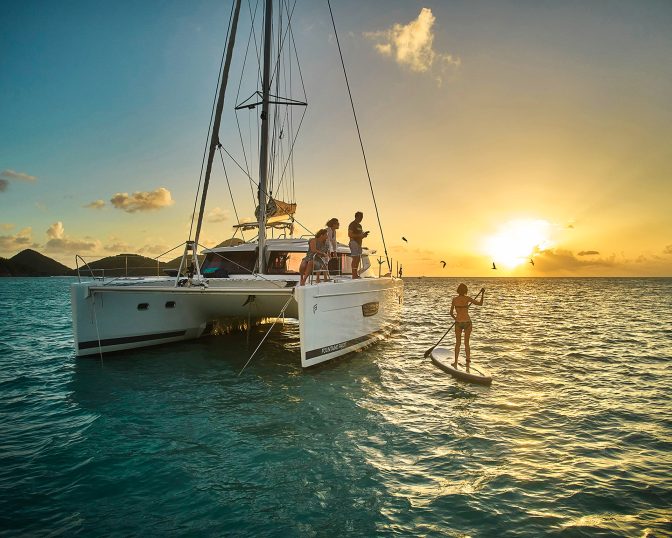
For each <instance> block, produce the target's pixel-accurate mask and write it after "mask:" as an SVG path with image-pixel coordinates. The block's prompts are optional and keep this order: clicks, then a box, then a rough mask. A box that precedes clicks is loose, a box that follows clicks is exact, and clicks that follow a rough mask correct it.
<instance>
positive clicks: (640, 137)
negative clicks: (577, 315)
mask: <svg viewBox="0 0 672 538" xmlns="http://www.w3.org/2000/svg"><path fill="white" fill-rule="evenodd" d="M6 4H7V5H6V6H5V7H6V9H5V10H4V11H3V17H4V22H5V24H4V27H3V28H4V30H5V31H4V33H3V37H1V38H0V41H2V43H3V47H2V51H3V55H2V59H3V69H2V73H3V76H2V77H0V96H2V98H0V116H1V117H2V118H3V124H5V125H6V126H7V128H5V129H3V130H2V131H1V132H0V147H2V149H3V151H2V154H1V155H0V257H6V258H11V257H12V256H15V255H16V254H17V253H19V252H21V251H22V250H24V249H28V248H30V249H33V250H37V251H38V252H40V253H43V254H45V255H47V256H49V257H52V258H54V259H56V260H58V261H60V262H61V263H64V264H66V265H68V266H69V267H74V259H75V258H74V256H75V254H79V255H82V256H85V257H86V259H87V260H95V259H99V258H101V257H104V256H108V255H114V254H120V253H141V254H143V255H145V256H149V257H154V256H158V255H161V254H162V253H165V252H167V251H169V250H171V249H173V248H175V247H177V246H179V245H182V243H183V242H184V241H185V240H186V239H188V237H187V236H188V234H189V229H190V219H191V215H192V213H193V209H194V207H195V205H194V200H195V198H196V192H197V190H198V188H199V183H198V179H199V174H200V171H201V159H202V155H203V153H204V143H205V141H206V137H207V132H208V125H209V122H210V114H211V110H212V108H213V96H214V95H215V83H216V80H217V76H216V75H217V72H218V69H219V64H220V58H221V54H222V51H223V47H224V35H225V34H226V32H225V30H226V28H227V25H228V22H229V17H230V5H231V3H230V2H221V1H215V0H205V1H204V2H201V3H198V5H199V6H201V7H200V8H199V9H193V7H192V6H191V5H190V4H188V3H185V2H168V3H158V4H157V5H154V4H155V3H151V2H150V3H143V2H141V3H139V4H138V6H137V8H136V7H134V8H133V9H132V10H131V9H129V8H128V6H126V5H125V4H124V3H121V4H120V5H119V7H118V9H116V10H112V11H110V10H103V11H102V12H103V13H104V14H105V16H101V14H100V13H99V9H96V8H91V6H90V5H89V4H87V3H86V2H77V1H76V2H73V3H67V5H68V6H69V7H68V9H61V8H60V7H57V6H56V5H54V6H53V8H52V10H51V11H48V12H47V11H45V10H44V9H42V7H43V6H42V4H40V3H39V2H38V3H34V2H31V1H30V0H28V1H26V2H9V3H6ZM337 4H338V8H336V9H335V13H334V16H335V19H336V25H337V27H338V29H339V32H342V36H347V38H344V39H341V46H342V53H343V59H344V62H345V65H346V68H347V71H348V76H349V77H350V79H351V86H352V87H351V90H352V93H353V95H352V97H353V99H354V102H355V104H356V109H357V115H358V124H359V126H360V129H361V136H362V139H363V142H364V145H365V151H366V159H367V167H368V172H367V170H366V169H365V167H364V164H363V159H362V154H361V149H360V147H359V142H358V133H357V130H356V127H355V122H354V121H353V118H352V115H351V113H350V103H349V98H348V95H347V88H346V86H345V81H344V77H343V73H342V71H341V64H340V58H339V51H338V47H337V45H336V40H335V39H334V36H333V32H331V31H325V29H326V28H328V27H330V25H331V20H330V16H329V10H328V9H327V6H326V3H322V2H299V3H298V4H297V9H296V14H297V15H296V16H297V19H296V20H295V21H294V26H293V28H292V31H291V37H292V38H291V39H287V40H286V42H287V43H290V42H291V43H292V47H291V48H292V49H293V50H294V49H295V50H296V52H297V55H298V60H299V62H300V63H299V64H298V65H297V67H299V65H300V70H301V75H300V77H299V76H298V75H297V77H296V79H295V80H297V81H299V80H300V84H299V83H298V82H297V89H300V90H301V91H300V92H298V93H297V94H294V93H292V92H291V91H289V90H288V89H286V88H285V89H282V91H280V93H281V94H282V96H283V97H288V98H300V100H303V95H302V92H303V88H304V87H305V93H306V99H305V100H306V101H307V103H308V106H307V108H306V115H305V121H304V119H302V120H301V124H300V125H301V128H300V130H299V131H300V132H299V133H298V135H299V136H298V138H297V140H296V144H295V145H293V146H292V152H291V165H290V166H288V167H286V166H285V164H282V163H281V162H280V161H282V160H283V159H284V160H287V158H288V155H284V156H283V157H282V158H281V159H280V160H279V161H278V165H277V167H275V168H274V173H275V174H276V175H278V180H279V177H280V175H283V174H284V176H285V177H284V179H283V180H282V189H287V190H288V192H292V193H295V195H296V197H295V201H296V203H297V212H296V219H297V226H296V230H297V233H299V234H306V235H311V234H313V233H315V232H316V231H317V230H319V229H320V228H322V227H324V225H325V222H327V220H329V219H330V218H334V217H336V218H338V219H340V222H341V228H340V230H339V232H338V234H337V240H338V241H340V242H343V243H346V244H347V242H348V235H347V225H348V223H349V222H351V221H352V219H353V218H354V213H355V211H362V212H363V213H364V221H363V226H364V229H365V230H370V232H371V233H370V235H369V236H368V237H367V239H366V241H365V243H364V245H365V246H366V247H369V248H371V249H374V250H376V251H377V254H376V257H377V256H383V257H384V256H385V255H387V256H389V258H391V259H392V260H393V266H395V267H396V265H397V264H399V265H403V274H404V276H405V277H417V276H436V277H462V276H488V277H494V276H497V277H518V276H521V277H545V276H566V277H581V276H615V277H620V276H669V275H671V274H672V235H671V233H670V230H672V212H671V211H670V210H669V205H670V204H669V200H671V199H672V181H670V178H671V177H672V159H670V144H669V140H670V139H671V138H672V107H670V106H669V96H670V94H672V63H671V62H669V58H670V57H671V56H672V32H670V31H669V30H670V21H671V20H672V3H670V2H649V3H639V2H634V1H625V2H617V3H616V4H617V6H618V7H615V6H612V5H611V4H610V5H609V6H608V7H605V6H604V5H601V4H600V3H595V4H590V5H589V4H585V3H580V2H579V3H574V2H559V3H544V2H542V3H531V4H534V7H531V4H530V3H529V2H522V3H521V2H497V1H495V0H485V1H484V2H477V3H473V2H463V3H459V2H458V3H455V2H428V3H427V4H417V3H414V2H403V1H401V0H367V1H366V2H355V1H354V0H342V1H340V2H338V3H337ZM35 6H41V7H40V8H39V9H38V8H36V7H35ZM59 6H60V4H59ZM251 26H252V18H251V16H250V14H249V13H246V16H245V17H244V18H242V20H241V28H240V35H241V36H243V37H241V38H239V40H238V42H237V44H236V49H235V51H234V63H235V62H236V61H242V60H243V58H244V57H246V56H245V54H246V53H245V50H246V47H247V44H246V43H247V42H246V39H249V36H253V37H255V36H256V38H259V37H260V36H258V35H256V34H255V33H253V32H251V31H250V29H251ZM82 29H86V31H82ZM568 29H571V32H569V33H568ZM223 34H224V35H223ZM140 36H142V37H140ZM568 36H571V38H570V37H568ZM250 46H251V48H250V50H253V49H254V46H253V45H250ZM256 46H258V45H256ZM101 66H105V67H104V69H102V68H101ZM234 68H235V70H236V73H237V76H239V72H240V66H235V67H234ZM250 72H251V73H254V72H255V70H254V69H250ZM296 73H298V70H297V71H296ZM255 76H256V75H255ZM253 78H254V77H253ZM642 81H645V83H643V82H642ZM246 86H247V84H243V85H242V87H246ZM252 86H253V85H251V86H250V87H252ZM237 88H241V84H240V80H233V79H232V80H230V81H229V90H227V96H226V100H225V103H224V117H223V121H222V123H221V127H220V132H219V140H220V143H221V144H222V147H223V148H224V150H226V152H227V154H228V153H230V154H231V157H230V158H229V156H228V155H225V160H224V161H221V160H220V159H217V160H216V161H215V163H214V165H213V169H212V170H213V174H212V178H211V181H210V183H209V190H208V197H207V204H206V207H205V219H204V222H203V228H202V230H201V234H200V237H199V242H200V243H201V244H202V245H205V246H214V245H217V244H220V243H221V242H222V241H224V240H226V239H228V238H230V237H232V236H233V233H234V230H233V225H235V224H237V223H238V222H245V221H248V222H249V221H254V220H256V217H255V214H254V210H255V205H256V201H255V199H254V197H255V196H256V187H254V186H251V185H252V183H251V182H250V180H249V178H248V174H249V173H251V174H252V175H253V176H254V175H256V174H257V172H258V171H257V170H256V168H255V167H256V165H254V164H253V163H255V162H258V152H259V147H258V144H257V134H256V129H257V120H258V119H259V118H258V112H257V111H252V110H247V111H246V112H244V113H243V112H242V111H237V112H234V107H235V105H236V104H238V103H240V102H241V100H242V99H244V97H243V96H242V93H244V92H242V93H240V96H238V97H237V93H239V92H241V90H240V89H237ZM245 91H247V90H245ZM285 94H287V95H285ZM284 113H285V112H284V111H282V110H280V112H279V116H278V117H282V115H283V114H284ZM236 118H237V119H236ZM35 125H39V126H40V128H39V129H35V128H34V126H35ZM297 125H298V124H297ZM241 129H242V131H243V132H242V133H241V131H240V130H241ZM288 132H289V131H288V130H286V129H285V130H284V131H283V129H282V128H280V130H279V133H278V134H277V136H279V137H280V136H285V137H287V136H288V134H287V133H288ZM55 140H58V144H55V143H54V141H55ZM283 140H287V138H284V139H283ZM276 142H277V141H275V142H274V144H275V143H276ZM243 144H245V146H246V148H245V149H244V151H243V148H241V146H242V145H243ZM36 148H39V151H36ZM234 159H235V163H234ZM245 163H247V164H245ZM224 167H226V170H225V169H224ZM243 167H244V168H247V171H244V170H243ZM290 171H291V172H290ZM367 173H370V178H369V177H367ZM290 176H291V177H292V178H293V179H292V180H291V181H290V179H289V177H290ZM369 181H370V182H369ZM371 185H372V186H373V191H374V193H375V196H376V200H375V201H374V199H373V197H372V192H371V191H372V189H371ZM274 194H275V195H276V197H278V198H279V199H283V196H282V195H283V194H284V193H283V192H279V193H274ZM285 201H292V200H289V199H286V200H285ZM234 203H235V207H234ZM379 223H380V226H379ZM237 237H240V233H238V235H237ZM402 237H404V238H405V240H403V239H402ZM246 239H247V240H249V239H250V236H249V235H248V236H246ZM178 250H179V249H178ZM172 255H173V254H172V252H171V256H172ZM530 259H532V260H533V261H534V264H532V263H529V262H530ZM162 261H167V260H162ZM441 262H445V264H444V263H441ZM493 262H494V263H495V264H496V265H497V270H496V271H494V270H492V269H491V267H492V263H493ZM374 266H376V267H377V266H378V264H377V263H375V262H374Z"/></svg>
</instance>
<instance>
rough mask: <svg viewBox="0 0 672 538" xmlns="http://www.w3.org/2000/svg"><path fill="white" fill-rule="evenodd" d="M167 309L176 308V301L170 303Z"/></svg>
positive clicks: (167, 304)
mask: <svg viewBox="0 0 672 538" xmlns="http://www.w3.org/2000/svg"><path fill="white" fill-rule="evenodd" d="M166 308H175V301H168V302H167V303H166Z"/></svg>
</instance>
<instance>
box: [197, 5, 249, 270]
mask: <svg viewBox="0 0 672 538" xmlns="http://www.w3.org/2000/svg"><path fill="white" fill-rule="evenodd" d="M240 2H241V0H236V5H235V9H234V13H233V20H232V22H231V35H230V37H229V44H228V47H227V49H226V60H225V61H224V71H223V72H222V83H221V85H220V86H219V96H218V97H217V107H216V108H215V117H214V121H213V124H212V133H211V136H210V148H209V150H208V164H207V168H206V169H205V179H204V180H203V194H202V195H201V207H200V209H199V211H198V224H197V225H196V235H195V237H194V244H193V255H194V258H196V249H197V248H198V238H199V237H200V235H201V224H203V215H204V213H205V199H206V197H207V195H208V186H209V184H210V174H211V172H212V161H213V160H214V158H215V151H216V150H217V146H218V145H219V125H220V123H221V121H222V110H223V109H224V94H225V93H226V83H227V82H228V80H229V68H230V67H231V57H232V56H233V45H234V43H235V41H236V29H237V28H238V14H239V13H240ZM199 272H200V271H199Z"/></svg>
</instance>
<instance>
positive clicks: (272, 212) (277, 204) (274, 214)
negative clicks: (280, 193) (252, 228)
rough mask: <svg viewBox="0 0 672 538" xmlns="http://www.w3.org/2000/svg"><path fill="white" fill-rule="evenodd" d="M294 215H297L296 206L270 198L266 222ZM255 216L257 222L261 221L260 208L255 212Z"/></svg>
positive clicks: (267, 205) (267, 204)
mask: <svg viewBox="0 0 672 538" xmlns="http://www.w3.org/2000/svg"><path fill="white" fill-rule="evenodd" d="M294 213H296V204H290V203H288V202H283V201H282V200H276V199H275V198H269V199H268V202H267V203H266V220H270V219H273V220H277V219H282V218H285V217H291V216H292V215H293V214H294ZM254 216H255V217H256V218H257V221H260V220H261V211H260V210H259V206H257V208H256V209H255V210H254Z"/></svg>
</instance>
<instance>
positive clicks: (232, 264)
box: [201, 250, 257, 278]
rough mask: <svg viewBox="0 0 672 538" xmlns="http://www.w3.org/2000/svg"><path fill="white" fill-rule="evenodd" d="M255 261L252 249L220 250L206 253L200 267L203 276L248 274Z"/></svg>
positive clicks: (221, 276)
mask: <svg viewBox="0 0 672 538" xmlns="http://www.w3.org/2000/svg"><path fill="white" fill-rule="evenodd" d="M256 263H257V253H256V251H253V250H248V251H241V252H220V253H217V254H215V253H214V252H210V253H208V254H206V256H205V260H204V261H203V265H202V267H201V273H202V274H203V275H204V276H207V277H212V278H226V277H228V276H229V275H249V274H250V273H252V272H253V271H254V266H255V265H256Z"/></svg>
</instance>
